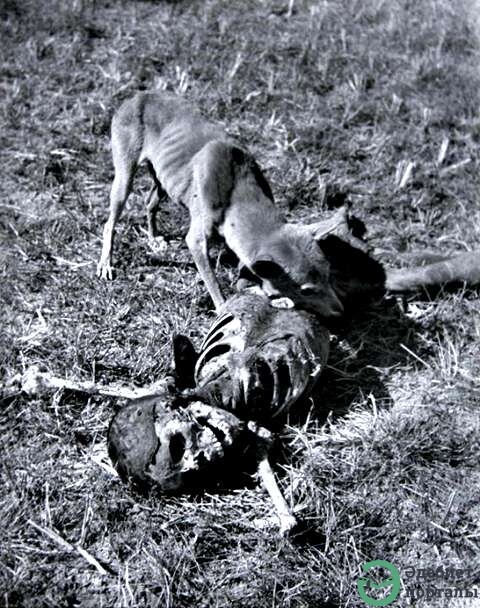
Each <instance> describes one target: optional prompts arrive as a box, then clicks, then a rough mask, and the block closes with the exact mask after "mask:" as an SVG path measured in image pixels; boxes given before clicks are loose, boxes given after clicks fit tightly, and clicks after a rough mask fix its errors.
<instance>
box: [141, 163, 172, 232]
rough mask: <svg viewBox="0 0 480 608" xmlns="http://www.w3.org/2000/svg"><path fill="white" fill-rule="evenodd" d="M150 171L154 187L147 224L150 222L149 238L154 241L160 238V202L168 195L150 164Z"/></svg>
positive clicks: (148, 207)
mask: <svg viewBox="0 0 480 608" xmlns="http://www.w3.org/2000/svg"><path fill="white" fill-rule="evenodd" d="M147 166H148V170H149V172H150V176H151V178H152V179H153V185H152V187H151V189H150V192H149V193H148V196H147V202H146V207H147V222H148V236H149V237H150V238H152V239H154V238H156V237H157V236H159V234H160V233H159V230H158V226H157V221H156V219H157V213H158V210H159V208H160V202H161V201H162V200H163V199H165V198H166V197H167V193H166V192H165V190H164V189H163V188H162V184H161V183H160V182H159V180H158V178H157V175H156V173H155V170H154V169H153V167H152V164H151V163H150V162H149V163H148V165H147Z"/></svg>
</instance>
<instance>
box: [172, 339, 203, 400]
mask: <svg viewBox="0 0 480 608" xmlns="http://www.w3.org/2000/svg"><path fill="white" fill-rule="evenodd" d="M172 343H173V344H172V345H173V361H174V365H175V384H176V387H177V388H178V389H179V390H183V389H185V388H193V387H194V386H195V364H196V362H197V359H198V355H197V353H196V352H195V348H194V346H193V344H192V342H191V340H190V339H189V338H187V336H183V335H182V334H176V335H174V336H173V339H172Z"/></svg>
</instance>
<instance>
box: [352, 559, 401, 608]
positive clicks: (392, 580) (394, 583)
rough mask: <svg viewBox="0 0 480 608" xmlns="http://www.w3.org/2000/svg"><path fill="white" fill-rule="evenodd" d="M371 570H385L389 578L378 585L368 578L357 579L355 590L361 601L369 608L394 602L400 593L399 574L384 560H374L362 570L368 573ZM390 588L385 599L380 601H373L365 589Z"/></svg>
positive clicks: (364, 565)
mask: <svg viewBox="0 0 480 608" xmlns="http://www.w3.org/2000/svg"><path fill="white" fill-rule="evenodd" d="M371 568H385V569H386V570H388V571H389V572H390V576H389V577H388V578H386V579H384V580H383V581H381V582H380V583H375V582H374V581H372V580H371V579H369V578H366V577H365V578H359V579H358V581H357V589H358V593H359V595H360V597H361V598H362V600H363V601H364V602H365V603H366V604H368V605H369V606H388V605H389V604H391V603H392V602H393V601H394V600H396V599H397V596H398V594H399V593H400V572H399V571H398V570H397V569H396V568H395V566H394V565H393V564H391V563H390V562H387V561H386V560H384V559H376V560H374V561H372V562H367V563H366V564H363V566H362V570H363V571H364V572H368V571H369V570H370V569H371ZM390 586H391V587H392V589H391V591H390V593H389V594H388V595H387V597H384V598H382V599H378V600H377V599H374V598H373V597H370V596H369V595H368V594H367V591H366V590H367V589H385V587H390Z"/></svg>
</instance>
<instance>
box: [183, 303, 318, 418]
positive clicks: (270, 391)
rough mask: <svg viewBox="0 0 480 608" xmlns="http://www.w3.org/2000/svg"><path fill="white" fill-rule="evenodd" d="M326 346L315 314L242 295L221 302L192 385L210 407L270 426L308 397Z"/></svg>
mask: <svg viewBox="0 0 480 608" xmlns="http://www.w3.org/2000/svg"><path fill="white" fill-rule="evenodd" d="M328 348H329V334H328V331H327V330H326V329H325V328H324V327H323V326H322V325H321V324H320V323H319V322H318V321H317V319H316V317H315V316H314V315H312V314H309V313H307V312H304V311H297V310H283V309H276V308H272V307H271V304H270V302H269V300H268V299H267V298H266V297H264V296H261V295H256V294H250V293H242V294H239V295H237V296H234V297H233V298H230V300H228V301H227V302H226V303H225V305H224V306H223V308H222V310H221V311H220V313H219V316H218V318H217V319H216V320H215V322H214V323H213V325H212V327H211V328H210V331H209V332H208V334H207V335H206V337H205V339H204V341H203V343H202V346H201V350H200V355H199V358H198V361H197V364H196V368H195V381H196V384H197V387H198V388H200V389H202V390H203V391H204V392H206V393H207V395H208V398H209V400H210V403H212V404H215V405H217V406H218V407H222V408H224V409H227V410H229V411H231V412H233V413H235V414H236V415H237V416H239V417H240V418H243V419H249V420H255V421H258V422H261V423H263V424H265V425H267V426H268V424H269V422H270V421H272V419H274V418H276V417H279V416H281V415H282V414H286V413H287V412H288V410H289V409H290V407H291V406H292V404H293V403H295V402H296V401H297V400H298V399H300V398H301V397H305V396H307V395H308V394H309V392H310V391H311V390H312V388H313V386H314V384H315V381H316V379H317V377H318V375H319V372H320V371H321V370H322V369H323V367H324V365H325V363H326V360H327V356H328Z"/></svg>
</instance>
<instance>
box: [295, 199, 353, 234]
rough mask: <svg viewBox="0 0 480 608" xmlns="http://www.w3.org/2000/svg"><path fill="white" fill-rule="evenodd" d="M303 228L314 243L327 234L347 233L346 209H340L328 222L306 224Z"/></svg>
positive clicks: (344, 207)
mask: <svg viewBox="0 0 480 608" xmlns="http://www.w3.org/2000/svg"><path fill="white" fill-rule="evenodd" d="M305 228H306V230H307V232H308V233H309V234H310V235H311V236H312V237H313V238H314V239H315V240H316V241H321V240H322V239H324V238H326V237H327V236H328V235H329V234H337V235H338V234H344V233H345V232H348V209H347V207H346V206H343V207H340V209H339V210H338V211H337V212H336V213H335V214H334V215H333V216H332V217H331V218H329V219H328V220H322V221H320V222H314V223H313V224H307V225H306V226H305Z"/></svg>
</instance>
